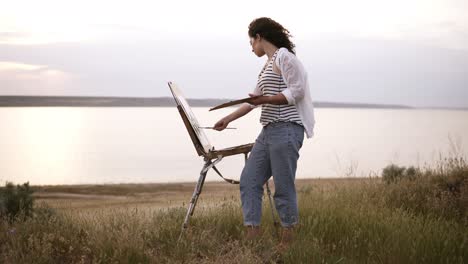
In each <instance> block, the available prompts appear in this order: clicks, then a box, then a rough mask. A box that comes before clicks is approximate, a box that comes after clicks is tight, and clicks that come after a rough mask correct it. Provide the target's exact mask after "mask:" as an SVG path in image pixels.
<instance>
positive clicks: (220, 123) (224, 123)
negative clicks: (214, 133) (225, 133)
mask: <svg viewBox="0 0 468 264" xmlns="http://www.w3.org/2000/svg"><path fill="white" fill-rule="evenodd" d="M228 125H229V121H228V120H227V119H226V118H222V119H221V120H219V121H218V122H216V124H215V125H214V127H213V129H214V130H218V131H222V130H224V129H225V128H226V127H227V126H228Z"/></svg>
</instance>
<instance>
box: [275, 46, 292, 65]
mask: <svg viewBox="0 0 468 264" xmlns="http://www.w3.org/2000/svg"><path fill="white" fill-rule="evenodd" d="M295 59H296V55H294V53H292V52H290V51H289V50H288V49H287V48H285V47H281V48H279V49H278V55H277V56H276V64H277V65H278V66H281V63H282V62H285V61H291V60H295Z"/></svg>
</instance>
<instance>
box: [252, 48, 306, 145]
mask: <svg viewBox="0 0 468 264" xmlns="http://www.w3.org/2000/svg"><path fill="white" fill-rule="evenodd" d="M275 64H276V66H277V67H278V69H280V71H281V76H282V77H283V80H284V83H285V84H286V87H287V88H286V89H285V90H283V91H282V92H281V93H283V95H284V97H286V99H287V100H288V104H289V105H295V106H296V109H297V113H298V114H299V116H300V117H301V121H302V124H303V126H304V130H305V133H306V136H307V138H311V137H313V135H314V125H315V117H314V105H313V104H312V97H311V96H310V88H309V81H308V78H307V72H306V71H305V69H304V66H303V65H302V63H301V62H300V61H299V59H297V57H296V55H294V54H293V53H291V52H290V51H289V50H288V49H286V48H280V49H279V50H278V55H277V56H276V59H275ZM253 93H254V94H255V95H261V94H262V91H261V90H260V87H259V86H258V85H257V86H256V87H255V89H254V92H253ZM251 107H252V108H255V107H256V106H254V105H251Z"/></svg>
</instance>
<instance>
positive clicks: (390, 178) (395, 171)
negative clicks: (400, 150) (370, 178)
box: [382, 164, 420, 184]
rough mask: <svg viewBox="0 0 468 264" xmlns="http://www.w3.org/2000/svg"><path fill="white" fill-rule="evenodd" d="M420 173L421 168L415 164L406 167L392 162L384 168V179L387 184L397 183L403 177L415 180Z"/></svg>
mask: <svg viewBox="0 0 468 264" xmlns="http://www.w3.org/2000/svg"><path fill="white" fill-rule="evenodd" d="M419 173H420V171H419V169H417V168H415V167H413V166H411V167H409V168H405V167H399V166H398V165H395V164H391V165H388V166H387V167H385V168H384V169H383V171H382V180H383V181H384V182H385V183H387V184H390V183H396V182H399V181H401V180H402V179H408V180H414V179H416V176H417V175H418V174H419Z"/></svg>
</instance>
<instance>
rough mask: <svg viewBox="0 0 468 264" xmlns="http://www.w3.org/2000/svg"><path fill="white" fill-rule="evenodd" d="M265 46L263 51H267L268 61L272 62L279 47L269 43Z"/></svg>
mask: <svg viewBox="0 0 468 264" xmlns="http://www.w3.org/2000/svg"><path fill="white" fill-rule="evenodd" d="M263 45H264V47H263V49H264V50H265V54H266V55H267V57H268V60H271V58H272V57H273V54H275V52H276V51H277V50H278V47H276V46H275V45H273V44H271V43H269V42H268V43H264V44H263Z"/></svg>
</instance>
